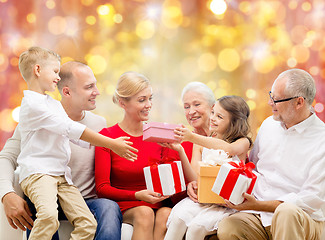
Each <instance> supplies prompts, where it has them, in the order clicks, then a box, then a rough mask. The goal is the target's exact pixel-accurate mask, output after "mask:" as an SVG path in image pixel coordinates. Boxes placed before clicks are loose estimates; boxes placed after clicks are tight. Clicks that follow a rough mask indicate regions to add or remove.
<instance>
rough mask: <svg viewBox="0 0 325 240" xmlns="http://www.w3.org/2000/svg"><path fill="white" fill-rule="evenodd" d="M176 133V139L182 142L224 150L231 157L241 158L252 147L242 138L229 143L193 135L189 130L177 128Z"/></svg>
mask: <svg viewBox="0 0 325 240" xmlns="http://www.w3.org/2000/svg"><path fill="white" fill-rule="evenodd" d="M174 132H175V134H176V135H175V138H177V139H179V140H181V141H189V142H192V143H194V144H197V145H200V146H203V147H206V148H210V149H222V150H224V151H225V152H227V153H228V154H229V155H231V156H235V155H238V156H239V157H240V155H243V154H244V155H246V153H247V151H248V149H249V147H250V142H249V140H248V139H247V138H240V139H238V140H236V141H235V142H232V143H228V142H226V141H224V140H221V139H218V138H215V137H206V136H202V135H199V134H196V133H193V132H191V131H190V130H189V129H187V128H176V129H175V131H174Z"/></svg>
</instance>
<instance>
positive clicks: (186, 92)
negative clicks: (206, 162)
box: [171, 82, 216, 206]
mask: <svg viewBox="0 0 325 240" xmlns="http://www.w3.org/2000/svg"><path fill="white" fill-rule="evenodd" d="M182 101H183V106H184V111H185V117H186V120H187V122H188V123H189V125H190V126H191V127H193V132H195V133H197V134H200V135H203V136H208V135H209V125H210V123H209V122H210V114H211V110H212V107H213V105H214V103H215V101H216V100H215V97H214V94H213V92H212V90H211V89H210V88H209V87H208V86H207V85H205V84H204V83H201V82H190V83H188V84H187V85H186V86H185V87H184V89H183V91H182ZM182 146H183V148H184V150H185V153H186V155H187V158H188V159H189V161H191V159H192V150H193V143H191V142H183V143H182ZM189 187H190V188H191V189H193V191H196V189H197V185H196V182H190V183H189ZM185 197H187V194H186V192H182V193H178V194H176V195H174V196H172V197H171V202H172V206H173V205H175V204H176V203H178V202H179V201H180V200H182V199H183V198H185Z"/></svg>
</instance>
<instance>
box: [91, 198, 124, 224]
mask: <svg viewBox="0 0 325 240" xmlns="http://www.w3.org/2000/svg"><path fill="white" fill-rule="evenodd" d="M94 202H95V203H96V204H92V205H89V206H88V207H89V209H90V210H91V211H92V212H93V214H94V215H95V216H96V217H97V215H98V217H105V216H109V218H110V219H112V218H113V219H115V218H118V219H120V220H122V213H121V210H120V207H119V205H118V204H117V203H116V202H114V201H112V200H109V199H105V198H98V199H95V200H94Z"/></svg>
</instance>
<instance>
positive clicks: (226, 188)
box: [212, 161, 257, 204]
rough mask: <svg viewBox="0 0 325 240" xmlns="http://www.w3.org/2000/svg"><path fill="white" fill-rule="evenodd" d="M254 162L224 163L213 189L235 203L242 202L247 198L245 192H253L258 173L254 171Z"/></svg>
mask: <svg viewBox="0 0 325 240" xmlns="http://www.w3.org/2000/svg"><path fill="white" fill-rule="evenodd" d="M254 168H255V165H254V163H252V162H249V163H247V164H245V163H244V161H240V162H239V163H236V162H229V163H225V164H222V165H221V167H220V170H219V173H218V176H217V178H216V181H215V182H214V185H213V187H212V191H213V192H215V193H216V194H218V195H219V196H221V197H223V198H224V199H227V200H229V201H230V202H232V203H233V204H240V203H242V202H243V201H244V200H245V199H244V197H243V193H248V194H251V193H252V191H253V188H254V185H255V182H256V179H257V177H256V175H255V174H254V173H253V172H252V170H253V169H254Z"/></svg>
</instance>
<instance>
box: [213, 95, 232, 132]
mask: <svg viewBox="0 0 325 240" xmlns="http://www.w3.org/2000/svg"><path fill="white" fill-rule="evenodd" d="M230 121H231V115H230V113H229V112H227V111H226V110H225V109H223V108H222V107H221V105H220V103H219V102H218V101H217V102H216V104H215V105H214V107H213V108H212V111H211V116H210V131H211V132H213V133H216V134H217V136H218V138H222V136H223V135H224V133H225V132H226V130H227V129H228V128H229V125H230Z"/></svg>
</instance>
